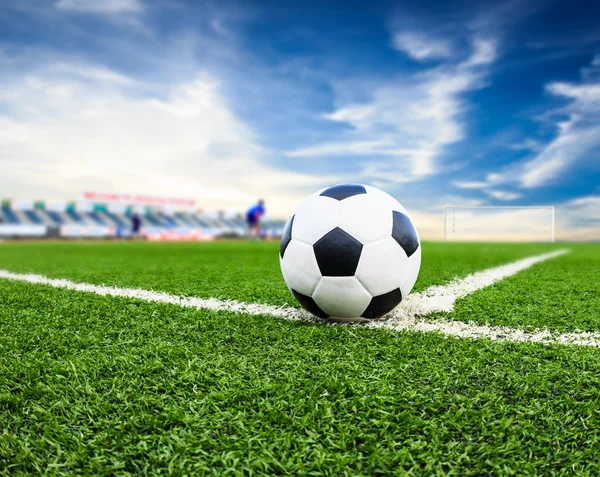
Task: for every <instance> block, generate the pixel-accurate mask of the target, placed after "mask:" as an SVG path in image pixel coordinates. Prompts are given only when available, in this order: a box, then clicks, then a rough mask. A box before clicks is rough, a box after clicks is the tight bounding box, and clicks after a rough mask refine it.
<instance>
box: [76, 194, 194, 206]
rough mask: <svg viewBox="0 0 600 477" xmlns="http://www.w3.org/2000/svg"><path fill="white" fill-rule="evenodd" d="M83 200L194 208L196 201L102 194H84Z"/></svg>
mask: <svg viewBox="0 0 600 477" xmlns="http://www.w3.org/2000/svg"><path fill="white" fill-rule="evenodd" d="M83 200H89V201H91V202H103V203H107V202H108V203H121V204H127V205H159V206H172V207H195V206H196V201H195V200H192V199H176V198H173V197H153V196H149V195H137V194H135V195H134V194H103V193H98V192H84V193H83Z"/></svg>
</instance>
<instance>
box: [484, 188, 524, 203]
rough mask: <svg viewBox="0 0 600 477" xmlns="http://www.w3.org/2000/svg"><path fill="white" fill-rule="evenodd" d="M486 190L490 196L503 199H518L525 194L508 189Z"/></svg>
mask: <svg viewBox="0 0 600 477" xmlns="http://www.w3.org/2000/svg"><path fill="white" fill-rule="evenodd" d="M484 192H485V193H486V194H487V195H488V196H490V197H492V198H493V199H496V200H502V201H504V200H506V201H511V200H517V199H520V198H521V197H523V194H520V193H519V192H510V191H506V190H496V189H488V190H485V191H484Z"/></svg>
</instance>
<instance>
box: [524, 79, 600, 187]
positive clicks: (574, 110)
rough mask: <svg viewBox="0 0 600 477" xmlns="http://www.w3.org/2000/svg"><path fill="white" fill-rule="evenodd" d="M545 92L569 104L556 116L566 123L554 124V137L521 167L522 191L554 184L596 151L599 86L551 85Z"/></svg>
mask: <svg viewBox="0 0 600 477" xmlns="http://www.w3.org/2000/svg"><path fill="white" fill-rule="evenodd" d="M546 89H547V91H548V92H550V93H551V94H553V95H555V96H562V97H564V98H567V99H569V100H571V101H570V103H569V104H567V105H566V106H564V107H563V108H561V109H560V110H558V111H557V112H556V113H560V114H562V115H567V117H568V119H567V120H559V121H557V122H556V129H557V131H558V134H557V135H556V137H555V138H554V139H553V140H552V141H550V142H549V143H548V144H547V145H546V146H545V147H544V148H543V149H542V150H541V151H540V152H539V153H538V154H537V155H536V156H535V157H534V158H532V159H530V160H528V161H526V162H525V163H524V164H523V168H522V171H523V172H522V175H521V178H520V182H521V184H522V186H523V187H527V188H531V187H539V186H542V185H546V184H549V183H552V182H555V181H557V180H558V179H559V178H560V177H561V175H562V174H563V173H564V172H566V171H567V170H569V168H570V167H572V166H573V165H574V164H576V163H579V162H580V161H582V160H585V158H586V157H588V156H589V154H590V153H592V151H594V150H595V149H597V148H598V147H600V126H598V122H599V121H600V84H590V83H584V84H573V83H564V82H560V83H551V84H549V85H547V87H546Z"/></svg>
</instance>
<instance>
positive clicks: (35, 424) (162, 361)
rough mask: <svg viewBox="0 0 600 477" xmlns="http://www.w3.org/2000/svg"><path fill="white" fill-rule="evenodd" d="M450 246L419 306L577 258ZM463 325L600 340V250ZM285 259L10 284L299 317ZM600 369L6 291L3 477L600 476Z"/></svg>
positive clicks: (88, 249)
mask: <svg viewBox="0 0 600 477" xmlns="http://www.w3.org/2000/svg"><path fill="white" fill-rule="evenodd" d="M561 247H564V246H559V245H544V246H542V245H535V244H534V245H527V246H522V245H510V244H488V245H481V244H432V243H426V244H424V247H423V253H424V259H423V266H422V272H421V275H420V278H419V282H418V284H417V289H419V290H422V289H424V288H426V287H427V286H429V285H432V284H441V283H445V282H447V281H448V280H450V279H452V278H453V277H455V276H464V275H466V274H467V273H470V272H472V271H476V270H481V269H484V268H487V267H490V266H494V265H498V264H502V263H506V262H508V261H512V260H515V259H517V258H520V257H523V256H529V255H533V254H537V253H542V252H544V251H547V250H552V249H556V248H561ZM568 247H569V248H571V249H572V252H571V253H570V254H569V255H566V256H564V257H561V258H557V259H554V260H551V261H547V262H544V263H541V264H537V265H535V266H534V267H532V268H531V269H528V270H526V271H524V272H521V273H519V274H517V275H515V276H513V277H510V278H508V279H506V280H504V281H501V282H499V283H497V284H495V285H493V286H492V287H490V288H487V289H483V290H480V291H478V292H476V293H474V294H472V295H470V296H468V297H466V298H464V299H461V300H459V302H458V303H457V306H456V312H455V313H452V314H449V315H447V317H448V318H450V319H461V320H463V321H469V320H476V321H479V322H488V323H493V324H504V325H506V324H508V325H511V326H516V327H523V328H531V327H537V326H541V325H542V324H543V325H544V327H552V328H555V329H561V330H563V329H564V330H570V329H572V328H585V329H589V330H598V329H599V328H600V326H598V323H599V322H600V317H599V316H598V314H597V313H598V311H597V310H598V309H599V307H598V305H599V301H598V300H599V298H598V295H599V293H598V282H599V280H598V279H599V277H598V270H599V268H600V267H599V266H598V265H599V262H598V261H599V259H600V249H599V247H598V246H591V245H571V244H570V245H568ZM276 254H277V247H276V245H275V244H261V243H251V244H240V243H216V244H167V245H165V244H85V243H83V244H33V243H32V244H3V245H2V246H0V268H3V269H9V270H13V271H18V272H34V273H42V274H47V275H49V276H54V277H65V278H71V279H73V280H77V281H84V282H91V283H105V284H110V285H117V286H131V287H140V288H145V289H150V288H154V289H160V290H165V291H170V292H174V293H183V294H188V295H194V296H219V297H222V298H237V299H241V300H246V301H255V302H266V303H278V304H279V303H285V302H287V301H289V298H288V292H287V290H286V289H285V286H284V285H283V282H282V280H281V277H280V273H279V269H278V261H277V255H276ZM598 402H600V350H599V349H596V348H586V347H578V346H563V345H552V346H550V345H536V344H528V343H520V344H517V343H497V342H491V341H488V340H485V339H480V340H463V339H457V338H446V337H443V336H441V335H438V334H435V333H430V334H421V333H412V332H392V331H388V330H384V329H372V328H365V327H361V326H353V327H342V326H328V325H325V324H318V323H305V322H286V321H283V320H280V319H275V318H272V317H260V316H247V315H241V314H240V315H236V314H231V313H214V312H207V311H196V310H192V309H182V308H179V307H177V306H172V305H165V304H163V305H161V304H152V303H145V302H141V301H137V300H127V299H119V298H113V297H100V296H97V295H93V294H87V293H78V292H73V291H66V290H60V289H53V288H50V287H46V286H39V285H30V284H25V283H18V282H11V281H7V280H0V423H1V427H0V474H2V475H31V474H50V475H81V474H87V475H132V474H136V475H137V474H153V475H155V474H159V473H162V474H167V475H269V476H271V475H332V476H338V475H461V476H462V475H465V476H468V475H473V476H478V475H534V474H537V475H589V476H597V475H600V413H598Z"/></svg>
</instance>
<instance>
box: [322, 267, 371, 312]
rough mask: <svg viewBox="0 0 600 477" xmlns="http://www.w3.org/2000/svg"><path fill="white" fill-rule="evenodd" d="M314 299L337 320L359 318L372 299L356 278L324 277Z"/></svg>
mask: <svg viewBox="0 0 600 477" xmlns="http://www.w3.org/2000/svg"><path fill="white" fill-rule="evenodd" d="M312 298H313V300H315V303H316V304H317V305H318V306H319V308H321V310H323V311H324V312H325V313H327V314H328V315H329V316H330V317H331V318H333V319H335V318H359V317H360V315H362V313H363V312H364V311H365V310H366V309H367V306H369V303H370V302H371V298H372V297H371V295H370V293H369V292H368V291H367V290H365V288H364V287H363V286H362V285H361V284H360V282H359V281H358V280H357V279H356V278H355V277H323V278H322V279H321V281H320V282H319V284H318V285H317V288H316V290H315V292H314V294H313V296H312Z"/></svg>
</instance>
